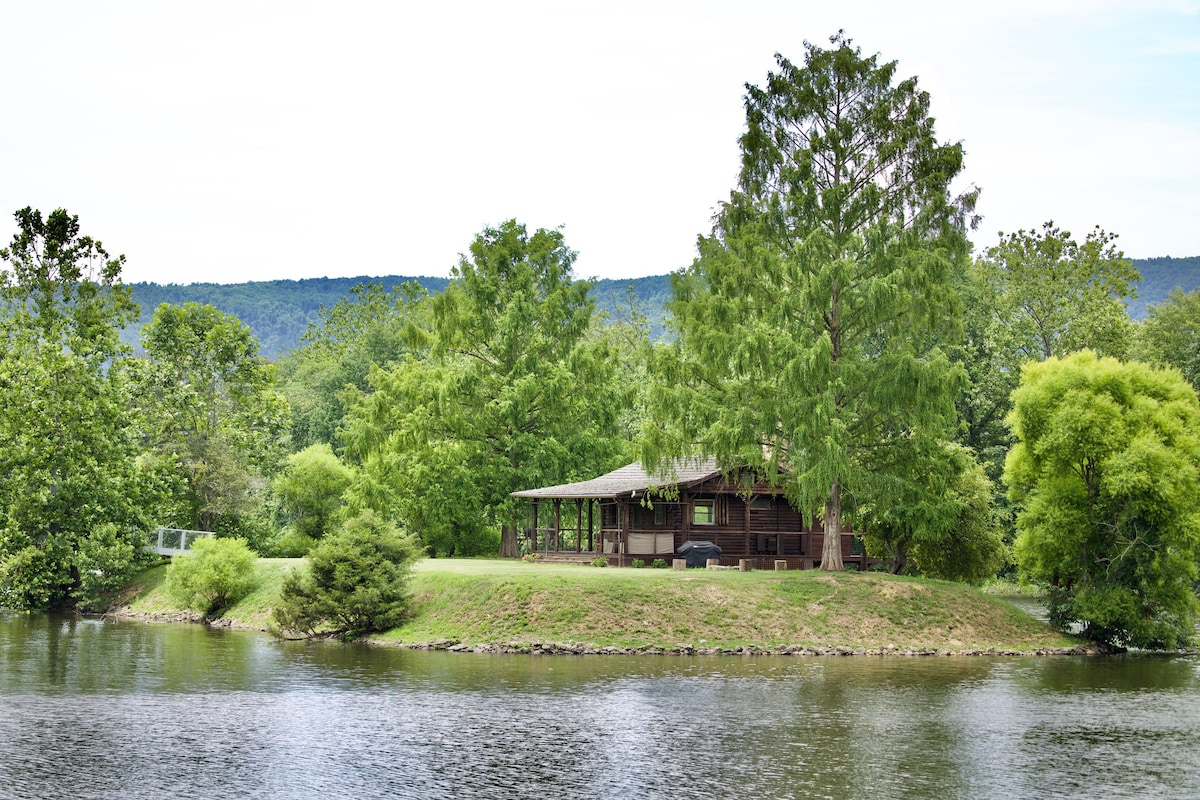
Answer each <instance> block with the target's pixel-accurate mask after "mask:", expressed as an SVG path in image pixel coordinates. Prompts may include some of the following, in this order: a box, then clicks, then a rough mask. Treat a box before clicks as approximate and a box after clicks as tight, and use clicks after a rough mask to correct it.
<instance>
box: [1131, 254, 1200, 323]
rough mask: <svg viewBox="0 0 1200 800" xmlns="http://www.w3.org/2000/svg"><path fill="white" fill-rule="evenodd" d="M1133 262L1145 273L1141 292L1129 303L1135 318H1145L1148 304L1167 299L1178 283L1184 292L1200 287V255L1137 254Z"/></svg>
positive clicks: (1140, 287) (1139, 288)
mask: <svg viewBox="0 0 1200 800" xmlns="http://www.w3.org/2000/svg"><path fill="white" fill-rule="evenodd" d="M1133 265H1134V266H1135V267H1137V268H1138V272H1140V273H1142V282H1141V283H1140V284H1138V296H1137V297H1135V298H1134V299H1133V300H1130V301H1129V302H1128V303H1127V304H1126V307H1127V308H1128V309H1129V316H1131V317H1133V318H1134V319H1139V320H1140V319H1145V318H1146V313H1147V307H1148V306H1152V305H1155V304H1157V303H1161V302H1162V301H1163V300H1166V299H1167V296H1168V295H1169V294H1171V291H1172V290H1173V289H1174V288H1175V287H1177V286H1178V287H1179V288H1180V289H1183V290H1184V291H1185V292H1190V291H1192V290H1193V289H1195V288H1197V287H1200V256H1189V257H1188V258H1171V257H1170V256H1164V257H1162V258H1135V259H1134V260H1133Z"/></svg>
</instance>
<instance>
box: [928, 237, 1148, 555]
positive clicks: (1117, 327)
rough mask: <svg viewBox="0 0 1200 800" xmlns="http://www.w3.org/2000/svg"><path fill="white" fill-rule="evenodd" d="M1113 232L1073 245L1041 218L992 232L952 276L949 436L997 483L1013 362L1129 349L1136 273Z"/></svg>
mask: <svg viewBox="0 0 1200 800" xmlns="http://www.w3.org/2000/svg"><path fill="white" fill-rule="evenodd" d="M1116 238H1117V237H1116V236H1115V235H1114V234H1110V233H1106V232H1105V231H1103V230H1100V229H1099V228H1096V229H1095V230H1093V231H1092V232H1091V233H1089V234H1088V236H1087V238H1086V239H1085V240H1084V242H1083V243H1082V244H1080V243H1078V242H1076V240H1075V239H1074V238H1073V237H1072V235H1071V233H1070V232H1068V231H1063V230H1061V229H1059V228H1058V227H1056V226H1055V225H1054V223H1053V222H1047V223H1045V224H1044V225H1043V226H1042V230H1041V232H1034V231H1024V230H1021V231H1017V232H1016V233H1014V234H1009V235H1003V234H1002V235H1001V237H1000V241H999V243H998V244H997V245H996V246H994V247H991V248H989V249H988V251H987V253H986V254H985V255H984V257H982V258H979V259H977V260H976V261H975V263H974V264H972V265H971V269H970V270H969V271H968V272H967V274H966V275H965V276H964V277H963V279H962V285H961V287H960V295H961V296H962V297H963V298H964V314H963V321H964V325H963V328H964V334H963V337H962V340H961V342H960V344H959V345H958V346H956V347H955V348H953V349H952V350H951V354H952V355H953V357H954V358H955V359H956V360H957V361H959V362H960V363H961V364H963V365H964V367H965V368H966V370H967V375H968V381H969V388H968V390H967V391H965V392H963V393H962V394H961V395H960V397H959V400H958V412H959V420H960V429H959V434H958V436H957V441H959V442H960V443H962V444H964V445H966V446H967V447H970V448H971V449H972V450H974V451H975V452H976V453H977V454H978V455H979V458H980V460H981V461H982V463H983V465H984V469H985V471H986V472H987V475H988V477H989V478H990V479H991V480H992V482H993V484H994V485H996V486H997V487H1000V485H1001V484H1002V481H1001V475H1002V473H1003V470H1004V459H1005V457H1006V455H1007V453H1008V451H1009V448H1011V447H1012V444H1013V439H1012V435H1011V432H1010V430H1009V428H1008V426H1007V425H1006V424H1005V418H1006V417H1007V416H1008V413H1009V411H1010V410H1011V408H1012V404H1011V400H1010V398H1011V396H1012V392H1013V390H1014V389H1016V387H1017V381H1018V379H1019V376H1020V374H1021V365H1022V364H1024V363H1026V362H1028V361H1041V360H1043V359H1046V358H1049V357H1050V356H1065V355H1067V354H1068V353H1071V352H1074V351H1076V350H1080V349H1082V348H1085V347H1087V348H1091V349H1093V350H1095V351H1097V352H1099V353H1100V354H1101V355H1109V356H1114V357H1117V358H1124V357H1125V355H1126V354H1127V352H1128V350H1129V347H1130V345H1131V343H1132V341H1133V340H1132V334H1133V330H1134V328H1133V326H1132V324H1131V323H1130V322H1129V319H1128V316H1127V314H1126V312H1125V305H1124V301H1125V300H1127V299H1128V298H1130V297H1133V296H1134V294H1135V289H1134V285H1135V283H1136V282H1137V280H1138V273H1137V270H1136V269H1134V268H1133V265H1132V263H1131V262H1130V261H1128V260H1127V259H1125V257H1124V254H1123V253H1121V251H1120V250H1118V249H1117V248H1116V246H1115V245H1114V242H1115V240H1116ZM996 506H997V508H998V509H999V510H1000V518H1001V520H1002V523H1003V525H1004V527H1005V531H1006V534H1007V535H1008V536H1009V537H1011V536H1012V535H1013V532H1014V529H1013V524H1014V516H1013V513H1014V512H1013V510H1012V509H1011V507H1009V505H1008V502H1007V498H1006V497H1005V496H1004V494H1003V492H1000V493H998V494H997V497H996ZM1010 541H1011V538H1010Z"/></svg>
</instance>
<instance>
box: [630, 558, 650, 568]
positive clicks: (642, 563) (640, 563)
mask: <svg viewBox="0 0 1200 800" xmlns="http://www.w3.org/2000/svg"><path fill="white" fill-rule="evenodd" d="M629 566H631V567H633V568H634V569H641V568H642V567H644V566H646V562H645V561H643V560H642V559H640V558H635V559H634V560H633V561H631V562H630V563H629Z"/></svg>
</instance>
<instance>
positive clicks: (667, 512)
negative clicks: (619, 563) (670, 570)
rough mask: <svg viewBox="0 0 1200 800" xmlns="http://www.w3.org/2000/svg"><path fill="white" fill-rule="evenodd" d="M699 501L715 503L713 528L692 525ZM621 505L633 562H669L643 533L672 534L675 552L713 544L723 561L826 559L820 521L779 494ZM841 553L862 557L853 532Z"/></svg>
mask: <svg viewBox="0 0 1200 800" xmlns="http://www.w3.org/2000/svg"><path fill="white" fill-rule="evenodd" d="M696 501H701V502H707V501H712V502H713V504H714V509H713V510H714V513H713V522H712V523H711V524H703V523H701V524H697V523H695V522H694V521H693V519H692V517H691V516H690V515H692V514H693V508H694V504H695V502H696ZM621 502H622V503H623V504H628V508H629V520H630V529H629V531H628V532H627V533H626V541H627V542H629V544H630V547H629V548H628V549H627V550H626V554H627V555H629V556H631V557H636V558H644V559H645V558H661V557H664V555H665V553H664V549H663V548H662V547H661V546H660V547H659V549H658V552H652V551H650V550H649V549H648V548H647V547H646V543H647V542H649V541H650V540H649V539H648V538H647V537H646V536H645V535H644V534H661V533H665V532H670V533H671V534H672V552H673V551H674V549H676V548H678V547H679V546H680V545H681V544H683V543H684V542H685V541H688V540H692V541H708V542H713V543H714V544H716V545H717V546H718V547H720V548H721V552H722V558H723V559H730V558H734V559H736V558H741V557H751V558H772V557H780V558H806V559H817V560H818V561H819V559H820V557H821V547H822V544H823V542H824V539H825V536H824V533H823V531H822V527H821V521H820V519H819V518H809V519H805V518H804V515H802V514H800V512H798V511H797V510H796V509H795V508H793V507H792V506H791V505H790V504H789V503H788V502H787V500H786V499H785V498H783V497H782V496H779V495H766V494H762V495H756V496H753V497H751V498H743V497H740V496H738V495H735V494H729V493H706V494H698V495H695V496H692V497H688V498H686V499H685V500H678V501H670V502H668V501H662V500H660V501H658V502H656V503H654V504H653V507H651V508H648V507H646V506H643V505H642V504H641V502H640V501H637V500H634V501H621ZM659 509H661V512H659ZM660 513H661V516H660V515H659V514H660ZM685 515H688V516H687V517H685ZM639 534H642V535H639ZM654 541H655V542H656V543H658V542H660V541H661V540H659V539H657V538H656V539H655V540H654ZM639 544H640V545H641V546H640V547H639ZM842 553H843V557H845V558H853V557H854V556H856V555H858V553H857V548H856V547H855V546H854V545H853V544H852V541H851V536H850V535H849V529H848V528H847V529H846V530H845V533H844V535H843V541H842Z"/></svg>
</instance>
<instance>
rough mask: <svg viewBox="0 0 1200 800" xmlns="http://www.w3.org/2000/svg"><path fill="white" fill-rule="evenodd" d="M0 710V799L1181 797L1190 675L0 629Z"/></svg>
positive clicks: (1195, 724) (1194, 744)
mask: <svg viewBox="0 0 1200 800" xmlns="http://www.w3.org/2000/svg"><path fill="white" fill-rule="evenodd" d="M0 709H2V712H3V713H0V797H4V796H12V797H94V798H115V797H162V796H166V795H173V796H176V797H184V798H186V797H216V796H221V797H233V796H236V797H315V796H323V797H326V798H337V797H354V798H359V797H413V798H417V797H420V798H534V797H536V798H539V800H541V798H546V797H554V798H609V797H613V798H615V797H620V798H658V797H663V796H671V797H683V798H734V797H737V798H747V797H753V798H759V797H764V798H793V797H795V798H807V797H829V798H865V797H872V798H873V797H877V796H884V797H898V798H926V797H959V798H1001V797H1077V796H1080V795H1082V794H1088V795H1093V794H1094V795H1098V796H1108V797H1117V798H1123V797H1144V796H1147V795H1154V796H1157V797H1160V798H1176V797H1178V798H1183V797H1195V796H1198V795H1200V734H1198V733H1197V731H1198V730H1200V671H1198V669H1197V661H1196V660H1195V659H1184V658H1134V657H1124V658H1113V659H1087V658H1068V657H1060V658H1049V659H1032V658H1030V659H1020V658H1011V659H990V658H920V659H916V658H878V659H868V658H822V659H803V658H762V657H754V658H750V657H747V658H671V657H661V658H660V657H654V658H651V657H631V658H621V657H611V656H609V657H572V656H562V657H537V656H494V655H478V656H476V655H458V654H446V653H419V652H407V651H396V650H383V649H374V648H365V647H359V646H350V645H333V644H327V645H321V644H317V645H312V644H304V643H284V642H277V641H274V640H272V639H270V638H268V637H265V636H259V635H252V634H244V633H239V632H229V631H221V630H208V629H205V628H202V627H200V626H147V625H136V624H102V623H98V622H94V621H89V620H74V619H55V618H52V617H40V616H17V615H12V616H6V615H3V614H0ZM6 787H8V788H6ZM6 792H8V793H10V794H7V795H6V794H5V793H6Z"/></svg>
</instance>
